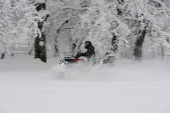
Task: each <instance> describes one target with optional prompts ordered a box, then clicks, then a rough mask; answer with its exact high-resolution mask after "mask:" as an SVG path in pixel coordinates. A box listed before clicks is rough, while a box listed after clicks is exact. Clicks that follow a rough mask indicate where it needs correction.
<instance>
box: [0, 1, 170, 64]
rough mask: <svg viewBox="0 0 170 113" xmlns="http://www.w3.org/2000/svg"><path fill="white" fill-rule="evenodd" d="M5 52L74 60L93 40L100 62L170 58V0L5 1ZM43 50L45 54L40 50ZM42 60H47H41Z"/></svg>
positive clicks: (0, 37) (1, 26)
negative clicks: (109, 56)
mask: <svg viewBox="0 0 170 113" xmlns="http://www.w3.org/2000/svg"><path fill="white" fill-rule="evenodd" d="M0 3H1V6H0V9H1V16H0V48H1V59H3V58H5V54H11V55H14V56H15V54H17V53H21V52H22V53H27V54H29V55H31V54H34V55H35V58H40V57H43V58H42V59H44V62H46V60H45V59H46V57H58V56H64V55H67V54H72V55H75V54H76V53H77V52H79V51H82V50H83V49H84V45H83V43H84V42H85V41H86V40H90V41H91V42H92V43H93V44H94V46H95V49H96V54H97V57H99V58H100V57H102V56H103V55H104V54H105V53H106V52H114V53H115V54H116V55H117V58H127V59H136V60H141V59H142V58H147V59H152V58H157V57H162V58H167V57H169V55H170V42H169V40H170V34H169V32H170V27H169V25H170V21H169V20H170V9H169V8H168V5H169V1H168V0H167V1H166V0H1V1H0ZM38 48H40V49H38ZM42 61H43V60H42Z"/></svg>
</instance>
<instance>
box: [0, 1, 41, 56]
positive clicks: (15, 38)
mask: <svg viewBox="0 0 170 113" xmlns="http://www.w3.org/2000/svg"><path fill="white" fill-rule="evenodd" d="M0 15H1V16H0V45H1V49H2V52H3V54H2V58H3V57H4V54H5V52H8V53H10V50H9V48H8V45H10V44H17V43H18V42H21V41H25V40H28V42H29V40H31V39H32V38H34V37H36V36H37V33H38V34H41V33H40V31H39V29H38V27H37V21H38V20H41V19H40V18H39V16H38V13H37V11H36V10H35V7H34V6H33V5H32V4H31V3H30V1H27V0H1V1H0ZM23 33H25V34H26V35H27V36H25V37H20V35H21V34H23ZM16 47H17V46H16Z"/></svg>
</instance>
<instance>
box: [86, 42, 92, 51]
mask: <svg viewBox="0 0 170 113" xmlns="http://www.w3.org/2000/svg"><path fill="white" fill-rule="evenodd" d="M91 45H92V44H91V42H90V41H86V42H85V45H84V47H85V48H86V49H87V48H89V46H91Z"/></svg>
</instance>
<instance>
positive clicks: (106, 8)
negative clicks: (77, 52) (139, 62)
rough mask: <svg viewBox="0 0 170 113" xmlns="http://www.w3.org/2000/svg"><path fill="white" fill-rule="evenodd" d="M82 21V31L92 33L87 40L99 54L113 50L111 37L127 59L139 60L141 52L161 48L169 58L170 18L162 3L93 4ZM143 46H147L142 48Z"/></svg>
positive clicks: (120, 0)
mask: <svg viewBox="0 0 170 113" xmlns="http://www.w3.org/2000/svg"><path fill="white" fill-rule="evenodd" d="M81 19H82V21H81V23H82V27H83V28H86V29H90V32H89V34H88V37H87V39H88V40H91V41H92V42H93V43H95V46H96V47H97V49H98V50H97V52H98V53H99V54H101V53H102V52H105V51H106V50H107V49H108V48H110V47H109V46H110V45H111V42H112V41H115V40H111V38H112V37H113V38H112V39H116V41H117V43H118V50H119V52H118V53H119V54H123V56H124V57H125V56H126V57H127V56H128V54H131V55H132V53H134V55H135V58H136V59H141V57H142V49H144V51H147V50H151V48H155V47H160V45H161V46H162V47H163V48H164V49H162V50H163V51H164V53H166V54H168V51H169V45H170V44H169V38H170V37H169V36H170V35H169V33H168V32H169V19H170V15H169V9H168V8H167V7H166V6H165V4H164V3H163V2H162V1H160V0H140V1H139V0H92V1H91V5H90V7H89V9H88V11H87V12H86V13H85V14H83V15H82V16H81ZM113 34H114V35H113ZM115 36H116V38H115ZM145 39H147V42H145ZM144 42H145V43H148V44H145V47H144V48H143V43H144ZM112 44H115V43H112ZM113 47H115V46H113ZM102 54H103V53H102ZM131 55H130V56H131Z"/></svg>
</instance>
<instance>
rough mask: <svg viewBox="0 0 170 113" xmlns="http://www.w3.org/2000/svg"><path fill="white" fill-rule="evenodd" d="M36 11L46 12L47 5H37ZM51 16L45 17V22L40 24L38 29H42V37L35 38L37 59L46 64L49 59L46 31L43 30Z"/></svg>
mask: <svg viewBox="0 0 170 113" xmlns="http://www.w3.org/2000/svg"><path fill="white" fill-rule="evenodd" d="M36 9H37V11H40V10H45V9H46V4H45V3H37V4H36ZM48 17H49V15H45V19H44V21H43V22H40V21H39V22H38V28H39V29H40V31H41V33H42V36H41V37H40V35H38V36H37V37H36V38H35V44H34V46H35V58H39V59H41V61H43V62H46V61H47V57H46V36H45V31H44V30H43V27H44V22H45V21H46V20H47V18H48Z"/></svg>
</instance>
